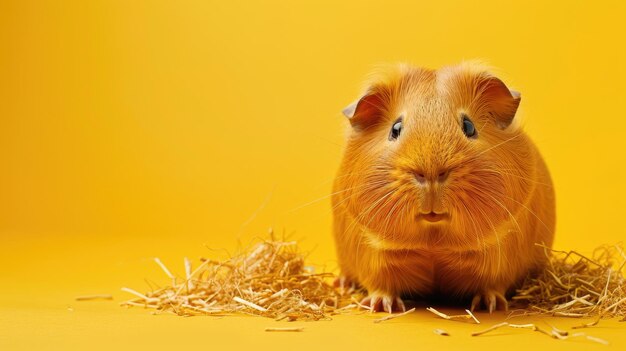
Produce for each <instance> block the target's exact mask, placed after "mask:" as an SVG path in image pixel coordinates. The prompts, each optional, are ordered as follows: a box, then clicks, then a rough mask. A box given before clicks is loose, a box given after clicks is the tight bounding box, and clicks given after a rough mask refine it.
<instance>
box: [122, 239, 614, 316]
mask: <svg viewBox="0 0 626 351" xmlns="http://www.w3.org/2000/svg"><path fill="white" fill-rule="evenodd" d="M539 246H541V247H543V248H544V250H545V254H546V256H547V258H548V260H547V262H548V263H547V264H546V267H545V268H544V270H543V271H542V272H540V273H539V274H538V275H533V276H529V277H528V278H526V280H525V281H524V283H523V284H522V286H521V287H520V288H519V289H517V291H516V294H515V296H513V298H512V301H511V302H512V306H513V307H520V308H521V309H517V310H514V311H513V312H512V314H511V315H510V316H520V315H536V314H543V315H553V316H561V317H563V316H565V317H596V318H597V320H596V322H595V323H597V321H598V320H599V319H600V318H609V317H622V318H623V319H622V321H624V320H626V284H625V279H624V276H623V275H622V269H623V268H624V266H625V265H626V255H625V254H624V252H623V251H622V249H621V248H620V247H619V246H602V247H600V248H598V249H596V250H595V251H594V252H593V254H592V255H591V256H590V257H587V256H585V255H582V254H580V253H578V252H576V251H568V252H565V251H557V250H552V249H550V248H548V247H546V246H543V245H539ZM155 261H156V263H157V264H158V265H159V266H160V267H161V269H162V270H163V271H164V272H165V273H166V274H167V275H168V277H169V278H170V279H171V280H172V284H171V286H166V287H163V288H159V289H157V290H155V291H152V292H149V293H147V294H142V293H140V292H137V291H135V290H132V289H129V288H122V290H124V291H126V292H128V293H131V294H134V295H135V296H136V297H137V298H135V299H133V300H129V301H126V302H123V303H122V305H124V306H142V307H146V308H151V309H154V310H155V311H156V313H160V312H171V313H175V314H177V315H181V316H194V315H225V314H232V313H237V312H240V313H247V314H254V315H259V316H264V317H270V318H274V319H276V320H288V321H295V320H320V319H328V318H329V316H331V315H333V314H337V313H342V312H349V311H353V310H355V309H358V308H359V307H362V308H364V309H368V308H367V307H366V306H362V305H360V304H359V303H358V297H359V295H360V294H363V291H362V290H356V291H349V292H348V293H344V292H340V291H338V290H336V289H335V288H333V286H332V285H330V284H329V283H328V282H329V280H330V279H331V278H334V275H333V274H331V273H320V274H315V273H314V272H313V271H312V269H311V268H309V267H306V266H305V263H304V255H303V254H302V253H300V252H298V247H297V244H296V242H294V241H290V242H287V241H276V240H274V239H273V238H272V239H270V240H267V241H263V242H261V243H259V244H258V245H256V246H254V247H253V248H252V249H250V250H248V251H247V252H245V253H243V254H241V255H238V256H235V257H232V258H230V259H228V260H225V261H216V260H209V259H202V263H201V264H200V265H199V266H198V267H197V268H196V269H195V270H192V267H191V263H190V261H189V260H187V259H185V277H184V279H180V278H177V277H175V276H174V275H173V274H172V273H171V272H170V271H169V269H168V268H167V267H166V266H165V265H164V264H163V263H162V262H161V261H160V260H159V259H158V258H155ZM592 324H593V323H590V324H589V326H591V325H592Z"/></svg>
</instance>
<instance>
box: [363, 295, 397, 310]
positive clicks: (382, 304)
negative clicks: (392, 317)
mask: <svg viewBox="0 0 626 351" xmlns="http://www.w3.org/2000/svg"><path fill="white" fill-rule="evenodd" d="M361 305H364V306H367V307H370V308H371V309H370V312H388V313H392V312H394V311H400V312H404V311H406V307H405V306H404V302H403V301H402V299H401V298H400V297H397V296H392V295H386V294H378V293H374V294H370V295H369V296H368V297H366V298H364V299H363V300H361Z"/></svg>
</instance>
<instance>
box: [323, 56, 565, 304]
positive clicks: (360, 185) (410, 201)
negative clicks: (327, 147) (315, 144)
mask: <svg viewBox="0 0 626 351" xmlns="http://www.w3.org/2000/svg"><path fill="white" fill-rule="evenodd" d="M519 103H520V94H519V93H518V92H516V91H513V90H509V88H507V86H506V85H505V84H504V83H503V82H502V81H501V80H500V79H498V78H497V77H495V76H494V75H493V74H491V73H490V72H489V70H488V69H487V68H485V67H484V66H483V65H482V64H480V63H477V62H464V63H461V64H459V65H455V66H449V67H443V68H441V69H438V70H431V69H425V68H418V67H414V66H411V65H406V64H401V65H394V66H389V67H386V68H384V69H381V70H380V71H378V72H376V73H375V74H373V75H372V78H371V79H370V81H369V83H368V84H367V89H366V91H365V93H364V94H363V96H362V97H361V98H360V99H359V100H358V101H356V102H355V103H353V104H352V105H350V106H348V107H347V108H346V109H345V110H344V111H343V113H344V114H345V115H346V117H348V119H349V122H350V127H349V132H348V136H347V142H346V147H345V151H344V155H343V159H342V161H341V165H340V168H339V172H338V174H337V175H336V177H335V180H334V184H333V195H332V205H333V232H334V239H335V245H336V250H337V257H338V262H339V268H340V270H341V273H340V278H339V279H338V281H337V282H336V284H339V285H342V286H346V284H352V285H357V284H358V285H360V286H362V287H364V288H365V289H366V290H367V292H368V295H367V297H366V298H365V299H363V301H361V303H362V304H364V305H366V306H369V307H370V308H371V309H372V310H373V311H387V312H392V311H395V310H404V309H405V307H404V302H403V299H402V298H403V297H406V296H418V297H424V298H426V297H433V296H434V297H438V298H439V299H441V298H442V297H443V299H445V300H448V299H449V300H450V301H452V300H453V299H454V300H455V301H467V303H468V304H470V301H471V307H470V308H471V309H472V310H474V309H475V308H476V307H481V306H484V307H485V308H487V309H488V310H489V312H490V313H491V312H493V310H494V309H507V308H508V302H507V296H509V297H510V295H509V294H510V293H511V292H512V291H513V290H514V288H515V286H516V285H517V284H519V283H520V281H521V280H523V279H524V278H525V277H526V276H527V275H528V274H530V273H532V272H533V271H536V270H538V269H540V268H541V266H542V265H543V264H544V263H545V259H546V257H545V255H544V251H543V250H544V249H543V248H541V247H539V246H538V245H536V243H540V244H543V245H545V246H547V247H551V245H552V241H553V238H554V229H555V196H554V190H553V186H552V180H551V178H550V174H549V172H548V169H547V167H546V164H545V163H544V161H543V159H542V157H541V155H540V154H539V151H538V150H537V148H536V147H535V145H534V144H533V142H532V141H531V140H530V139H529V137H528V136H527V135H526V134H525V133H524V132H523V131H522V129H521V127H520V126H519V123H517V119H514V117H515V114H516V111H517V108H518V105H519Z"/></svg>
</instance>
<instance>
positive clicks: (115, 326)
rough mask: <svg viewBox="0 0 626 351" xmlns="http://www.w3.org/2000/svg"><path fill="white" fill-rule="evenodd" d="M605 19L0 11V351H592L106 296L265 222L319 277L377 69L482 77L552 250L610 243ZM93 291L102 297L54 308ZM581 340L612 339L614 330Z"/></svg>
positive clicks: (611, 100)
mask: <svg viewBox="0 0 626 351" xmlns="http://www.w3.org/2000/svg"><path fill="white" fill-rule="evenodd" d="M625 15H626V6H625V5H624V2H622V1H593V2H591V1H588V2H587V1H571V0H570V1H563V2H557V1H555V2H551V1H515V2H507V1H480V2H477V1H464V2H462V1H429V2H425V1H405V2H401V1H384V2H382V1H381V2H378V3H374V2H365V1H351V2H338V1H303V2H300V1H263V2H260V1H258V2H257V1H220V2H216V1H195V2H189V1H183V2H181V1H172V2H159V1H75V2H71V1H49V2H47V1H39V2H37V1H6V0H5V1H2V2H1V3H0V96H1V100H0V240H1V241H0V244H1V246H0V282H2V283H1V285H0V348H3V349H4V347H2V346H3V345H4V346H8V349H13V348H20V346H21V347H23V348H28V346H34V345H43V346H46V347H48V348H49V347H52V346H58V347H59V348H67V347H71V346H75V347H86V346H87V345H93V344H95V345H96V346H99V347H102V348H112V347H118V346H120V345H127V346H135V347H139V346H141V345H144V346H145V345H151V346H162V347H164V346H168V345H180V343H181V342H183V341H184V342H186V343H190V342H195V343H199V344H200V343H206V344H207V345H210V344H212V343H213V344H214V343H219V342H231V345H233V346H237V345H238V343H241V345H243V344H246V345H249V346H250V347H253V346H254V345H270V344H271V343H273V342H277V343H278V344H277V345H305V344H306V345H309V347H314V346H311V345H316V343H317V345H319V343H322V342H323V343H328V345H331V346H333V345H334V346H337V345H343V347H344V348H346V347H349V346H350V345H352V344H354V345H360V346H361V348H363V347H365V346H379V348H381V347H382V348H384V346H385V345H386V346H393V345H394V344H393V343H394V342H398V344H397V346H407V347H408V346H416V345H422V346H424V347H426V348H428V347H427V346H429V347H430V348H434V347H443V348H445V347H453V346H455V345H456V346H459V345H464V347H466V348H468V349H471V348H474V347H476V348H484V347H489V346H492V347H504V346H503V345H508V346H509V348H510V347H511V345H519V342H517V343H516V341H517V340H522V341H528V342H536V343H537V345H543V346H546V347H557V348H559V347H561V348H566V347H567V348H570V349H571V348H577V347H579V348H585V347H589V346H593V347H595V346H596V345H589V344H588V343H585V342H568V343H559V342H556V341H553V340H549V339H547V338H543V337H542V336H541V335H528V334H525V333H512V332H507V333H508V334H512V335H513V336H502V337H499V338H497V337H489V338H483V339H480V340H478V339H469V338H468V337H467V334H468V333H469V330H470V329H468V328H469V327H467V326H464V325H463V326H456V325H449V324H445V323H449V322H445V323H444V321H438V320H433V319H432V316H430V315H426V313H425V312H424V313H420V314H419V315H417V314H416V315H415V316H412V317H409V318H408V319H406V320H403V321H401V320H397V321H394V322H390V323H389V324H388V325H374V324H373V323H371V321H370V320H369V319H368V318H369V317H352V318H347V319H346V318H339V319H338V320H336V321H333V322H324V323H311V324H306V326H307V328H309V329H308V330H307V333H303V334H298V335H284V334H282V335H271V336H268V335H267V334H264V333H263V332H262V329H263V328H264V327H265V326H268V325H270V326H271V325H273V324H272V323H274V322H272V321H270V320H264V319H255V318H241V317H233V318H232V319H228V318H226V319H222V320H213V319H212V318H192V319H184V318H176V317H165V316H162V317H154V316H150V315H148V314H147V313H146V312H144V311H142V310H132V311H126V310H123V309H120V308H119V307H117V304H116V302H119V301H121V300H122V299H124V298H126V297H127V295H125V294H124V293H121V292H119V288H120V287H121V286H131V287H133V288H136V289H137V290H140V291H143V290H147V289H148V285H147V284H146V283H145V282H144V278H147V279H149V280H151V281H157V282H160V283H165V282H166V281H165V280H164V277H163V275H162V272H160V271H159V270H158V268H157V267H156V266H155V265H154V263H153V262H152V261H151V257H154V256H159V257H160V258H161V259H162V260H163V261H164V262H165V263H166V264H167V265H168V266H169V267H170V269H172V270H173V271H175V272H176V273H180V272H182V258H183V257H184V256H188V257H190V258H193V259H196V258H198V257H199V256H213V257H218V258H219V257H225V255H226V253H225V252H224V251H219V250H217V251H210V250H208V249H207V248H205V247H204V244H206V246H209V247H212V248H225V249H227V250H228V251H229V252H233V251H234V250H236V248H237V243H238V241H239V242H241V243H243V244H245V243H247V242H249V241H250V240H251V239H252V238H254V237H256V236H263V235H265V233H266V231H267V228H268V227H270V226H271V227H273V228H275V229H276V231H277V232H282V230H283V229H284V230H286V231H287V232H288V233H292V232H293V235H292V238H294V239H297V240H298V241H300V243H301V246H302V247H303V248H304V249H306V250H310V251H311V255H310V262H312V263H316V264H318V265H320V266H322V267H326V269H327V270H333V269H335V268H336V262H335V258H334V249H333V245H332V237H331V232H330V223H331V213H330V211H329V209H330V206H329V200H328V198H326V197H325V196H326V195H328V194H329V193H330V186H331V181H332V178H333V175H334V173H335V171H336V168H337V166H338V162H339V158H340V156H341V152H342V145H343V137H344V133H345V128H346V123H345V121H344V120H343V117H342V115H341V113H340V111H341V109H342V108H343V107H344V106H345V105H346V104H348V103H349V102H351V101H352V100H353V99H354V98H356V96H357V94H358V93H359V92H360V88H361V82H362V80H363V78H364V76H365V75H366V74H367V72H368V71H369V70H370V69H371V68H372V67H373V66H374V65H375V64H378V63H383V62H397V61H406V62H412V63H415V64H418V65H423V66H427V67H432V68H436V67H440V66H441V65H445V64H453V63H456V62H459V61H460V60H463V59H475V58H479V59H483V60H485V61H486V62H488V63H490V64H492V65H493V66H495V67H496V68H497V70H496V73H497V74H499V75H500V76H501V77H502V78H503V79H504V80H505V82H507V84H508V85H509V86H511V87H514V88H515V89H517V90H519V91H521V92H522V96H523V99H522V105H521V107H520V110H519V113H518V118H521V119H522V120H523V124H524V125H525V128H526V130H527V131H528V133H529V134H530V135H531V137H532V138H533V139H534V140H535V142H536V143H537V144H538V146H539V148H540V150H541V151H542V153H543V155H544V157H545V159H546V161H547V163H548V165H549V167H550V170H551V172H552V176H553V178H554V183H555V187H556V193H557V208H558V225H557V227H558V228H557V234H556V242H555V246H556V247H558V248H563V249H578V250H580V251H584V252H589V251H590V250H591V249H592V248H594V247H595V246H598V245H600V244H603V243H615V242H618V241H621V240H623V238H624V237H625V233H626V229H625V227H624V224H623V223H624V215H625V214H626V213H625V210H626V202H625V201H626V200H625V199H626V185H625V184H624V179H626V166H625V165H626V156H625V154H624V152H625V150H626V137H625V136H626V112H624V111H625V110H626V107H625V102H626V88H625V87H624V86H625V85H624V84H625V83H624V82H626V63H625V62H626V49H625V46H624V35H625V34H626V31H625V25H624V18H625ZM92 293H111V294H113V295H114V297H115V299H116V302H92V303H88V302H87V303H77V302H74V301H73V297H74V296H76V295H81V294H92ZM68 305H71V306H72V307H73V309H74V312H70V311H68V309H67V306H68ZM484 318H487V317H484ZM494 321H499V319H498V318H495V319H494ZM554 323H564V324H565V325H568V324H567V323H570V324H571V323H573V322H571V321H554ZM448 325H449V327H448ZM374 326H375V327H376V328H374ZM434 327H443V328H448V329H451V330H453V331H457V329H458V333H461V334H463V335H465V336H462V337H457V338H454V337H452V338H449V339H442V338H441V337H439V336H436V335H434V334H432V328H434ZM454 328H457V329H454ZM463 328H465V329H463ZM620 328H621V329H620ZM472 330H473V329H472ZM594 331H595V335H597V336H603V335H604V336H605V337H606V338H607V339H609V340H611V341H612V344H613V346H617V345H622V346H624V345H625V344H626V341H624V338H623V337H622V336H620V334H623V332H624V330H623V324H614V325H609V326H607V327H605V328H604V329H602V328H599V329H596V330H594ZM458 333H457V335H458ZM108 334H110V335H112V337H107V338H105V337H104V335H108ZM205 334H206V336H207V338H203V335H205ZM236 335H239V336H238V337H237V336H236ZM148 336H150V337H148ZM229 337H230V338H231V339H229ZM228 340H230V341H228ZM281 343H282V344H281ZM309 343H312V344H309ZM322 345H324V344H322ZM598 346H600V345H598ZM323 347H326V346H323Z"/></svg>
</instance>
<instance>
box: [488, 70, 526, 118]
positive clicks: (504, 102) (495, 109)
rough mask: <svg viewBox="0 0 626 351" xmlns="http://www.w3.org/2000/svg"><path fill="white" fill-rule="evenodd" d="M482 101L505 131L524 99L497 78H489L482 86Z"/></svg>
mask: <svg viewBox="0 0 626 351" xmlns="http://www.w3.org/2000/svg"><path fill="white" fill-rule="evenodd" d="M481 99H482V100H483V102H484V103H485V104H486V105H487V106H488V108H489V110H490V112H491V113H492V114H493V115H494V117H495V118H496V124H497V125H498V126H499V127H500V128H502V129H504V128H506V127H508V126H509V125H510V124H511V122H513V117H515V112H517V107H518V106H519V103H520V100H521V99H522V97H521V95H520V93H519V92H517V91H514V90H509V88H507V87H506V85H504V83H502V81H501V80H500V79H498V78H496V77H488V78H486V79H485V80H483V81H482V84H481Z"/></svg>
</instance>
